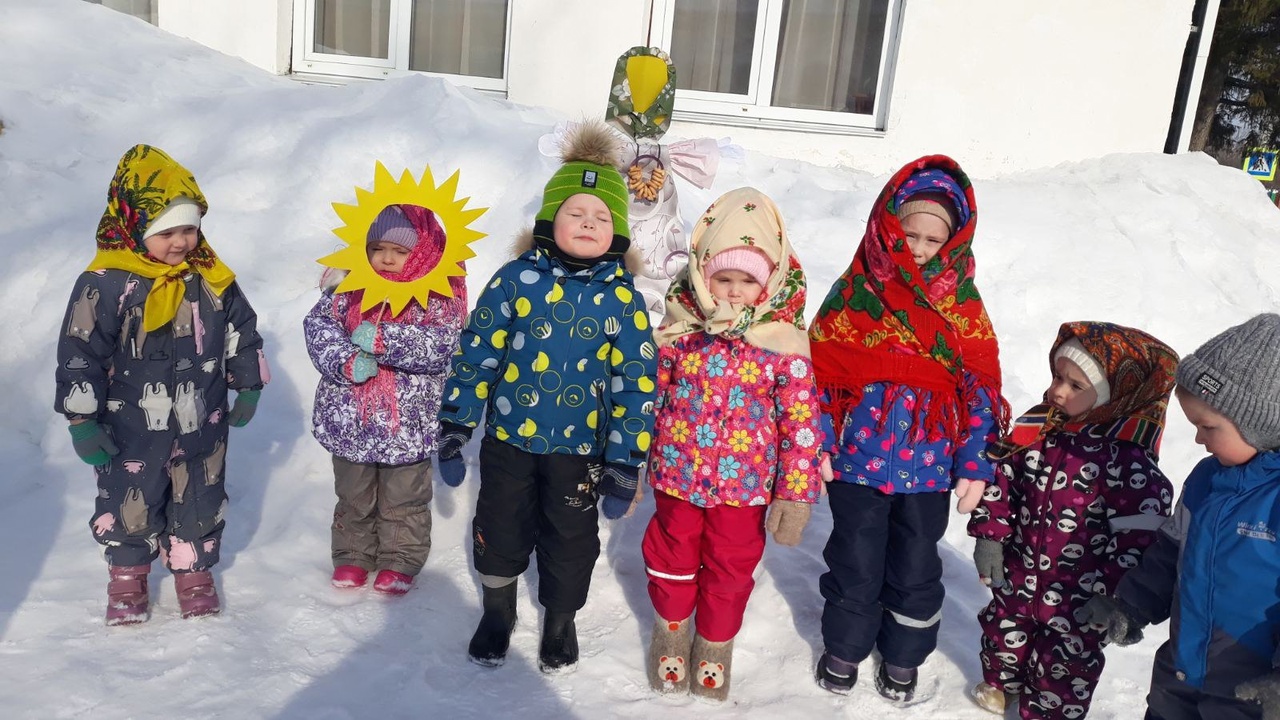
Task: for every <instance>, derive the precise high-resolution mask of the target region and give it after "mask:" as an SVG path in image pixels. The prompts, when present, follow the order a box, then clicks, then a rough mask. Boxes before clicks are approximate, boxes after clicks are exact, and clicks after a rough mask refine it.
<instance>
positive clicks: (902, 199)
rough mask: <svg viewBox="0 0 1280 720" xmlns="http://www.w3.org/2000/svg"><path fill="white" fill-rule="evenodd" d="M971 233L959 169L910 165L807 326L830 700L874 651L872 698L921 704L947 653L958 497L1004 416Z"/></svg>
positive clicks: (974, 482)
mask: <svg viewBox="0 0 1280 720" xmlns="http://www.w3.org/2000/svg"><path fill="white" fill-rule="evenodd" d="M975 222H976V208H975V207H974V201H973V189H972V188H971V187H970V185H969V180H968V178H967V177H966V176H965V174H964V173H963V171H961V170H960V167H959V166H958V165H956V163H955V161H953V160H951V159H950V158H947V157H944V156H941V155H935V156H931V157H925V158H921V159H919V160H916V161H915V162H912V163H910V164H909V165H907V166H906V167H904V168H902V169H901V170H899V171H898V172H897V173H896V174H895V175H894V176H893V178H892V179H890V180H889V183H888V184H887V185H885V188H884V190H883V191H882V192H881V193H880V197H879V198H878V199H877V200H876V203H875V206H874V207H873V208H872V210H871V217H870V218H869V219H868V221H867V231H866V234H865V235H864V236H863V239H862V243H861V244H860V245H859V246H858V250H857V253H856V254H855V255H854V258H853V264H852V265H851V266H850V268H849V269H848V270H847V271H846V272H845V274H844V276H843V277H841V278H840V279H839V280H837V281H836V283H835V285H834V286H833V287H832V289H831V293H830V294H829V295H828V296H827V300H826V301H825V302H824V303H823V306H822V308H821V310H819V312H818V317H817V318H816V319H815V320H814V322H813V325H812V327H811V328H810V331H809V337H810V340H811V341H812V343H813V344H812V347H813V364H814V371H815V373H816V375H817V379H818V387H819V388H820V389H821V390H822V392H823V422H824V428H825V429H826V430H827V438H828V440H827V442H828V443H829V444H830V446H829V447H828V448H827V450H828V451H829V452H830V453H831V455H832V457H833V460H832V468H833V470H834V475H835V480H836V482H832V483H829V484H828V486H827V491H828V495H829V497H830V502H831V514H832V521H833V527H832V530H831V538H830V539H829V540H828V542H827V547H826V550H825V552H824V557H825V559H826V561H827V567H828V568H829V571H828V572H827V573H825V574H824V575H823V576H822V578H821V580H820V583H819V587H820V589H821V591H822V596H823V597H824V598H826V606H825V608H824V609H823V613H822V638H823V642H824V643H825V645H826V651H825V652H824V653H823V655H822V657H821V659H820V660H819V661H818V667H817V671H816V675H817V680H818V684H819V685H821V686H822V687H824V688H826V689H827V690H830V691H831V692H835V693H840V694H844V693H848V692H849V691H850V690H852V688H853V685H854V683H855V682H856V681H857V669H858V663H860V662H861V661H862V660H864V659H865V658H866V657H867V656H868V655H870V654H871V651H872V649H879V651H880V656H881V659H882V662H881V664H880V668H879V671H878V672H877V674H876V689H877V690H878V691H879V692H880V694H881V695H883V696H884V697H886V698H889V699H891V700H896V701H900V702H906V701H909V700H911V699H912V698H913V697H914V695H915V688H916V681H917V675H918V673H917V668H919V666H920V665H921V664H922V663H923V662H924V661H925V658H927V657H928V656H929V654H930V653H932V652H933V650H934V648H935V647H936V646H937V639H938V621H939V620H940V619H941V610H942V599H943V587H942V561H941V559H940V558H939V557H938V549H937V543H938V541H939V540H940V539H941V538H942V534H943V532H944V531H945V530H946V527H947V504H948V497H949V495H948V491H950V490H951V489H952V487H953V486H954V487H955V490H956V494H957V495H958V496H960V502H959V506H960V510H961V511H962V512H968V511H969V510H972V509H973V507H974V506H975V505H976V504H977V501H978V499H979V498H980V497H981V495H982V491H983V489H984V487H985V483H987V482H988V481H989V480H990V479H991V477H992V475H993V473H994V470H993V467H992V463H991V461H990V460H988V459H987V457H986V447H987V444H988V443H989V442H991V441H992V440H993V439H995V437H996V435H997V431H998V428H1000V427H1003V426H1004V425H1005V424H1007V418H1008V410H1007V405H1006V403H1005V402H1004V399H1003V398H1002V397H1001V395H1000V362H999V358H998V348H997V343H996V334H995V330H994V329H993V328H992V326H991V321H990V320H989V319H988V317H987V312H986V309H985V307H984V306H983V304H982V299H981V298H980V297H979V295H978V290H977V288H976V287H975V285H974V260H973V251H972V249H971V244H972V242H973V232H974V225H975Z"/></svg>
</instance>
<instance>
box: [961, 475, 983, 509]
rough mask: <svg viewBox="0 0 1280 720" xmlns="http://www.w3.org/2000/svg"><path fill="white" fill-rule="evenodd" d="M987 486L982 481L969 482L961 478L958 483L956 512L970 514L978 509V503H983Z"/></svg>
mask: <svg viewBox="0 0 1280 720" xmlns="http://www.w3.org/2000/svg"><path fill="white" fill-rule="evenodd" d="M986 489H987V484H986V483H984V482H982V481H981V480H967V479H965V478H960V479H959V480H957V481H956V486H955V493H956V512H958V513H961V514H968V513H971V512H973V509H974V508H976V507H978V503H979V502H981V501H982V493H984V492H986Z"/></svg>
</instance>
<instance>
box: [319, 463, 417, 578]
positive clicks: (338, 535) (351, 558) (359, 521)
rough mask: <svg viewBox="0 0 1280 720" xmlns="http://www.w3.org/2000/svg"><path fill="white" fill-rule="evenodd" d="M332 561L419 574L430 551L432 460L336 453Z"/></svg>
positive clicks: (337, 563)
mask: <svg viewBox="0 0 1280 720" xmlns="http://www.w3.org/2000/svg"><path fill="white" fill-rule="evenodd" d="M333 478H334V490H335V491H336V492H337V494H338V504H337V506H335V507H334V509H333V566H334V567H338V566H339V565H355V566H357V567H361V568H364V569H365V570H394V571H395V572H398V573H404V574H405V575H410V576H414V575H417V574H418V573H419V572H421V570H422V566H423V565H425V564H426V563H427V554H428V553H430V552H431V492H432V489H431V460H430V459H427V460H423V461H422V462H418V463H412V464H410V465H383V464H380V463H369V464H366V463H353V462H350V461H348V460H344V459H342V458H340V457H338V456H337V455H334V456H333Z"/></svg>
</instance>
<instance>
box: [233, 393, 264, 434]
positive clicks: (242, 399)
mask: <svg viewBox="0 0 1280 720" xmlns="http://www.w3.org/2000/svg"><path fill="white" fill-rule="evenodd" d="M261 395H262V391H261V390H241V391H239V392H237V393H236V402H235V404H234V405H232V406H231V411H230V412H228V413H227V424H228V425H230V426H231V427H244V426H245V425H248V424H249V421H250V420H252V419H253V414H254V413H255V412H257V411H258V397H259V396H261Z"/></svg>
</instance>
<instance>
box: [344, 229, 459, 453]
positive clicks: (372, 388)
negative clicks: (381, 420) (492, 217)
mask: <svg viewBox="0 0 1280 720" xmlns="http://www.w3.org/2000/svg"><path fill="white" fill-rule="evenodd" d="M400 209H401V210H403V211H404V214H405V217H406V218H408V219H409V222H410V224H412V225H413V228H414V230H416V231H417V233H418V244H417V245H416V246H415V247H414V248H413V250H411V251H410V252H409V256H408V257H407V258H405V262H404V268H403V269H401V270H400V272H398V273H386V272H382V271H381V270H376V271H375V272H377V273H378V274H379V275H381V276H382V277H383V278H384V279H386V280H390V281H392V282H414V281H415V280H420V279H422V278H423V277H425V276H426V275H427V273H429V272H431V271H432V270H433V269H435V267H436V265H438V264H439V263H440V258H441V257H442V256H443V255H444V247H445V234H444V229H443V228H441V227H440V223H439V221H437V220H436V217H435V214H434V213H432V212H431V211H430V210H428V209H426V208H423V207H419V206H417V205H400ZM449 288H450V289H451V290H452V291H453V297H451V298H446V297H442V296H440V295H436V294H434V293H433V294H432V295H431V298H430V299H429V300H428V302H427V307H426V308H423V307H421V306H419V305H418V302H417V301H416V300H410V301H409V303H408V304H407V305H405V306H404V307H403V308H402V309H401V310H400V312H399V313H397V314H396V315H394V316H390V317H388V316H387V303H386V302H381V303H378V304H377V305H374V306H373V307H371V308H369V309H368V310H365V311H364V312H361V311H360V306H361V304H362V301H363V298H364V291H363V290H352V291H350V292H347V293H343V294H344V295H346V296H347V311H346V314H345V316H344V317H343V318H342V321H343V323H342V324H343V327H345V328H346V330H347V334H348V335H349V334H351V333H353V332H355V329H356V328H357V327H359V326H360V323H362V322H365V321H368V322H371V323H373V324H374V325H375V326H380V325H382V324H383V323H395V324H404V325H420V326H424V327H425V326H433V325H444V326H461V325H462V324H463V323H464V322H465V321H466V315H467V285H466V280H465V278H463V277H461V276H454V277H451V278H449ZM351 394H352V397H353V398H354V399H355V401H356V408H357V410H358V411H359V413H360V417H361V419H362V420H364V421H365V422H366V423H367V422H372V421H373V420H374V419H375V418H377V417H379V416H380V415H381V414H383V413H385V415H386V417H387V418H388V420H387V422H388V423H389V425H390V427H391V430H392V432H393V433H394V432H397V431H399V428H400V405H399V399H398V396H397V395H396V373H395V371H394V370H392V369H390V368H387V367H384V366H383V365H381V364H379V365H378V374H377V375H375V376H373V377H372V378H370V379H369V380H368V381H366V382H363V383H360V384H359V385H355V386H353V387H352V388H351Z"/></svg>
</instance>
